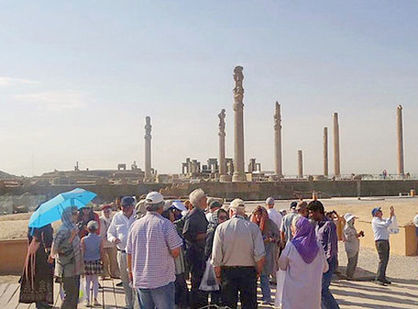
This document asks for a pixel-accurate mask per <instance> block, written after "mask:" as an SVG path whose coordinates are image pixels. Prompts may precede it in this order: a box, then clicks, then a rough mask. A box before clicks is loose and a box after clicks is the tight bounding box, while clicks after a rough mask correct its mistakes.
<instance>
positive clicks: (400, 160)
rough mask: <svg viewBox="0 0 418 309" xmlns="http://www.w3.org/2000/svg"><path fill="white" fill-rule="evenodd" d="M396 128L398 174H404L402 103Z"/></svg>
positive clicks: (397, 115) (399, 107) (399, 106)
mask: <svg viewBox="0 0 418 309" xmlns="http://www.w3.org/2000/svg"><path fill="white" fill-rule="evenodd" d="M396 128H397V135H398V174H399V175H400V176H402V177H403V176H404V174H405V170H404V161H403V121H402V105H398V107H397V108H396Z"/></svg>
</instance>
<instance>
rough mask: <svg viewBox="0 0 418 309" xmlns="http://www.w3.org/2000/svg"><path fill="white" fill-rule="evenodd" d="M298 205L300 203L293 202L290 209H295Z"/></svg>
mask: <svg viewBox="0 0 418 309" xmlns="http://www.w3.org/2000/svg"><path fill="white" fill-rule="evenodd" d="M297 205H298V202H296V201H293V202H292V203H290V209H295V208H296V206H297Z"/></svg>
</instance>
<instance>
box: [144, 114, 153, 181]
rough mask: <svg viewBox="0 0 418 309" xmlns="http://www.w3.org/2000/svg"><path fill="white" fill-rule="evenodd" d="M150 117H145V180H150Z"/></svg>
mask: <svg viewBox="0 0 418 309" xmlns="http://www.w3.org/2000/svg"><path fill="white" fill-rule="evenodd" d="M151 128H152V126H151V117H149V116H147V117H145V180H146V181H151V180H152V175H151Z"/></svg>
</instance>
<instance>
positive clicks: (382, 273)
mask: <svg viewBox="0 0 418 309" xmlns="http://www.w3.org/2000/svg"><path fill="white" fill-rule="evenodd" d="M375 243H376V250H377V254H378V255H379V265H378V267H377V274H376V280H379V281H385V280H386V267H387V266H388V262H389V251H390V246H389V240H376V242H375Z"/></svg>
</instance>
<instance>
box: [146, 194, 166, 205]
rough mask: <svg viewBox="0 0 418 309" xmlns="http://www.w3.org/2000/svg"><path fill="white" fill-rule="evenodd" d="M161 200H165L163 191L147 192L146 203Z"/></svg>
mask: <svg viewBox="0 0 418 309" xmlns="http://www.w3.org/2000/svg"><path fill="white" fill-rule="evenodd" d="M161 202H164V197H163V196H162V194H161V193H158V192H150V193H148V194H147V197H146V198H145V203H146V204H159V203H161Z"/></svg>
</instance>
